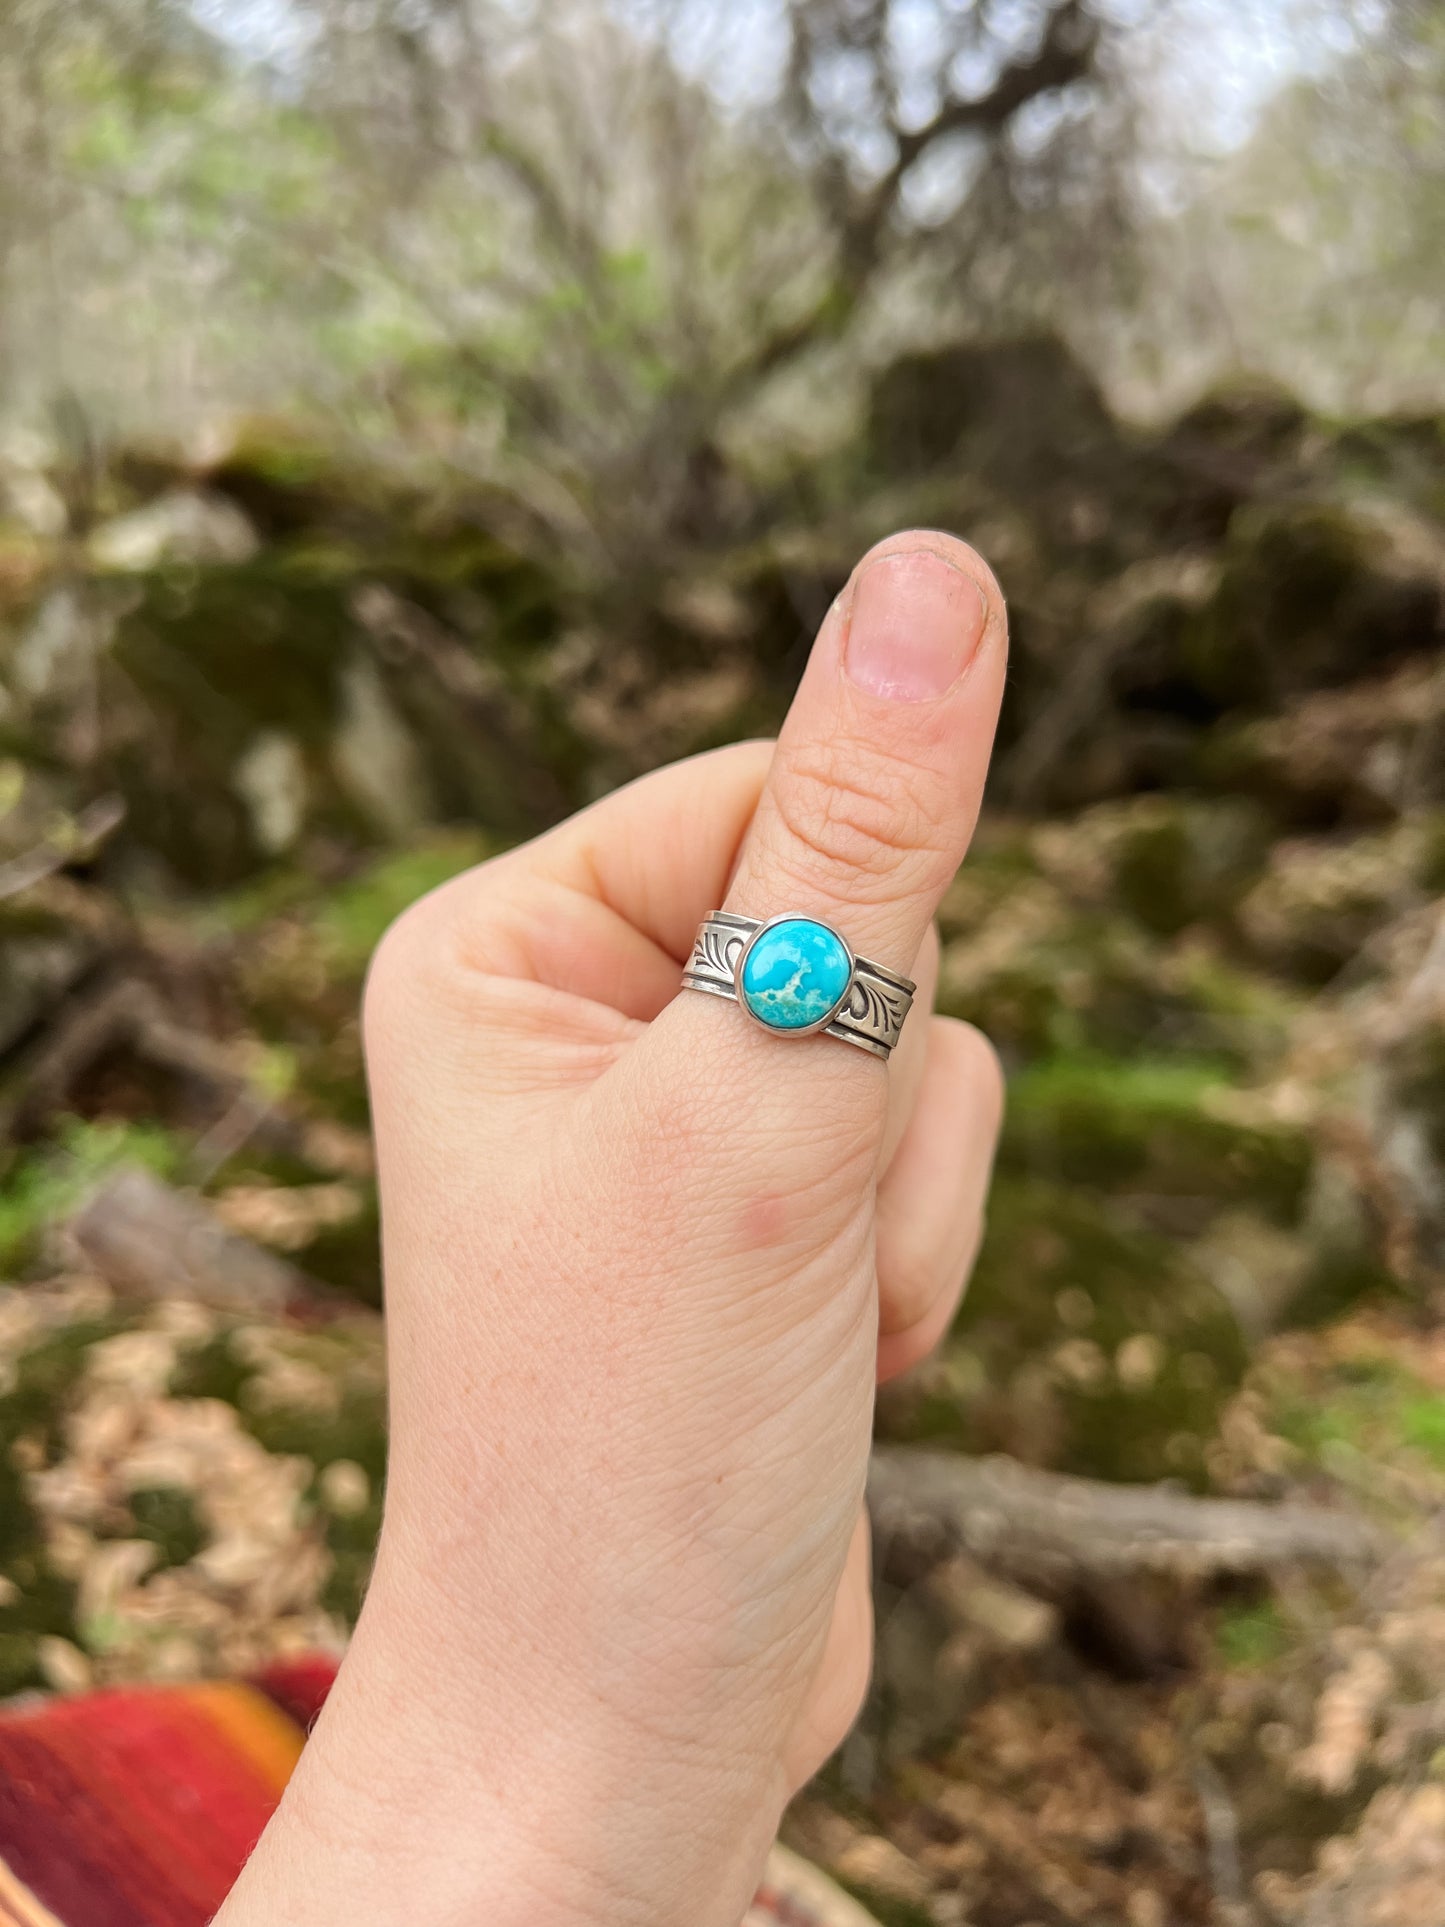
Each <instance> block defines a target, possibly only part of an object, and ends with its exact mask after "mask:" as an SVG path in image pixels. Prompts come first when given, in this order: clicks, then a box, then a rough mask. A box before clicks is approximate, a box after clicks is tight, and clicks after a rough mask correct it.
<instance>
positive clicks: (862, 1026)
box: [682, 910, 918, 1058]
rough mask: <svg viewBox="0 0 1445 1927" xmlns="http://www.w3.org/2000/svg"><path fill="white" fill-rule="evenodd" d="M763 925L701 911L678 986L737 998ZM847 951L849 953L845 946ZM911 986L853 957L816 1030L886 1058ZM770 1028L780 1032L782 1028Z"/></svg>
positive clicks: (910, 1001)
mask: <svg viewBox="0 0 1445 1927" xmlns="http://www.w3.org/2000/svg"><path fill="white" fill-rule="evenodd" d="M768 921H771V922H781V921H786V919H780V918H772V919H769V920H768ZM763 928H765V922H764V920H763V919H760V918H758V917H738V916H734V915H733V913H732V912H731V911H730V910H714V911H713V912H712V914H711V915H710V916H706V917H704V918H703V920H702V922H701V923H700V924H699V925H698V929H697V936H696V937H695V938H694V940H693V946H692V956H691V957H690V958H689V959H688V965H687V969H686V970H685V971H684V972H683V973H682V981H683V987H684V988H685V989H687V990H701V991H705V992H706V994H707V995H708V996H710V997H731V998H732V1000H733V1001H734V1003H740V1002H742V999H741V998H740V997H739V995H738V973H739V971H740V969H741V967H742V961H743V955H744V952H745V951H746V950H747V947H748V945H749V943H750V942H751V941H752V939H753V938H754V937H755V936H756V935H757V934H758V932H759V931H760V930H762V929H763ZM835 934H836V933H835ZM849 955H850V956H852V951H851V950H850V951H849ZM917 988H918V986H917V985H916V984H915V983H912V982H911V981H910V980H909V979H908V978H907V977H900V976H899V975H898V973H897V972H896V971H893V970H884V969H883V967H882V966H881V964H875V963H869V962H868V960H867V959H866V958H865V957H853V974H852V976H851V978H850V979H849V982H848V988H847V990H846V991H845V992H844V995H843V1001H842V1003H841V1004H840V1005H839V1007H838V1009H837V1010H836V1011H835V1012H834V1013H833V1015H832V1017H831V1018H830V1019H829V1020H828V1022H827V1023H824V1024H821V1025H819V1026H818V1033H819V1034H821V1035H822V1036H824V1037H836V1038H837V1039H838V1040H839V1042H840V1043H844V1044H856V1045H857V1047H858V1049H859V1050H866V1051H870V1052H871V1053H872V1054H873V1056H874V1057H882V1058H886V1057H887V1056H888V1054H889V1052H890V1051H891V1050H892V1049H893V1046H894V1045H895V1044H896V1043H897V1042H898V1037H899V1033H900V1032H901V1031H902V1029H903V1020H904V1018H905V1017H906V1016H907V1015H908V1012H909V1010H910V1009H911V1008H912V1004H913V993H914V991H915V990H916V989H917ZM775 1034H776V1035H780V1036H781V1035H786V1033H785V1032H777V1033H775ZM798 1034H801V1035H806V1034H807V1033H798Z"/></svg>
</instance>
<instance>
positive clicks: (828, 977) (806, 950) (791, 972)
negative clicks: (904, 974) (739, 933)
mask: <svg viewBox="0 0 1445 1927" xmlns="http://www.w3.org/2000/svg"><path fill="white" fill-rule="evenodd" d="M851 975H852V965H851V964H850V963H849V961H848V952H847V950H846V949H845V948H844V946H843V942H842V940H841V938H839V937H837V936H835V935H834V933H833V932H832V931H831V930H830V929H829V928H828V926H827V924H825V923H814V922H812V921H811V920H810V919H809V918H807V917H789V918H788V919H787V920H786V922H783V923H775V924H774V925H773V926H772V928H771V929H769V930H764V931H763V933H762V934H761V936H759V937H757V938H755V939H754V942H753V947H752V949H751V950H750V951H749V952H748V954H747V958H746V961H745V962H744V964H743V974H742V982H741V984H740V986H739V989H740V990H741V993H742V999H743V1002H744V1003H745V1004H746V1005H747V1007H748V1009H749V1010H750V1011H751V1012H752V1014H753V1015H754V1017H756V1018H757V1019H758V1021H759V1022H760V1023H764V1024H766V1025H767V1026H768V1028H769V1029H770V1030H806V1029H807V1028H808V1026H809V1025H810V1024H817V1023H821V1021H822V1020H823V1018H825V1017H827V1016H829V1015H830V1014H831V1012H832V1011H833V1008H834V1006H835V1005H836V1004H837V1003H838V1002H839V1000H840V999H841V998H842V995H843V992H844V991H845V990H846V989H847V988H848V979H849V977H850V976H851Z"/></svg>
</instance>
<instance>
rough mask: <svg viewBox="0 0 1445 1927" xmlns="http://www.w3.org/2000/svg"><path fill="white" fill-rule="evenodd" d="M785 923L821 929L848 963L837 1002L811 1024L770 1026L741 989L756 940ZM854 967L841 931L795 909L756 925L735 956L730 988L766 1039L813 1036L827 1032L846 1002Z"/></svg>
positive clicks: (856, 966)
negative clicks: (814, 926) (837, 946)
mask: <svg viewBox="0 0 1445 1927" xmlns="http://www.w3.org/2000/svg"><path fill="white" fill-rule="evenodd" d="M784 923H811V924H815V925H816V926H817V928H818V929H820V930H826V931H827V933H828V935H829V936H830V937H831V938H832V939H833V941H834V943H836V944H838V945H839V946H840V947H841V949H842V951H843V955H844V956H845V957H846V958H847V960H848V974H847V976H846V977H845V978H844V979H843V988H842V990H841V991H840V992H839V994H838V997H837V999H836V1000H835V1001H834V1002H833V1003H832V1004H831V1005H830V1006H829V1008H828V1009H827V1010H826V1011H825V1012H824V1014H823V1015H822V1016H821V1017H819V1018H818V1019H817V1020H816V1021H815V1022H813V1023H811V1024H770V1023H769V1022H768V1021H767V1019H766V1018H765V1017H759V1015H758V1014H757V1012H756V1011H755V1010H754V1009H753V1007H752V1005H751V1004H750V1003H749V1002H748V997H747V992H746V991H745V990H744V988H743V971H744V969H745V968H746V966H747V961H748V958H749V957H750V956H751V955H752V951H753V946H754V945H755V944H756V943H757V942H758V940H759V938H761V937H764V936H766V935H767V933H768V931H770V930H776V929H777V928H778V926H779V924H784ZM857 968H858V959H857V958H856V957H855V956H854V954H853V947H852V945H851V944H850V943H849V942H848V939H847V938H846V937H845V936H843V934H842V933H841V931H838V930H835V929H834V928H833V926H832V924H831V923H828V922H826V921H825V920H824V919H823V918H822V917H805V916H803V915H802V914H801V913H800V912H798V911H796V910H794V911H791V912H785V913H784V914H783V915H782V916H778V917H769V918H768V920H767V922H766V923H760V924H759V925H758V927H757V929H756V930H755V931H754V932H753V934H752V935H751V936H750V937H749V938H748V940H747V942H746V943H745V944H744V945H743V947H742V949H741V951H740V952H739V953H738V960H737V962H736V963H735V964H734V965H733V989H734V991H735V993H736V995H737V1001H738V1003H739V1005H740V1006H741V1007H742V1010H743V1014H744V1015H745V1016H746V1017H747V1019H748V1022H749V1023H752V1024H756V1025H757V1027H758V1029H759V1030H765V1031H766V1032H767V1033H768V1035H769V1037H815V1036H816V1035H817V1033H818V1032H819V1031H820V1030H826V1029H827V1028H828V1026H829V1024H831V1023H832V1021H833V1019H834V1018H835V1017H836V1016H837V1015H838V1012H839V1011H840V1010H841V1009H842V1008H843V1006H844V1005H845V1004H846V1003H847V1001H848V998H849V995H850V994H851V992H852V989H853V978H854V973H855V971H856V970H857Z"/></svg>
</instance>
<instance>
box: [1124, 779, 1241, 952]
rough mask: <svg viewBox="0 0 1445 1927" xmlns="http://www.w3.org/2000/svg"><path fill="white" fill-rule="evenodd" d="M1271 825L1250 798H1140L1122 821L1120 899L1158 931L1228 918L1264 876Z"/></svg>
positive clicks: (1162, 933) (1165, 933) (1168, 931)
mask: <svg viewBox="0 0 1445 1927" xmlns="http://www.w3.org/2000/svg"><path fill="white" fill-rule="evenodd" d="M1268 845H1269V824H1268V821H1267V819H1266V818H1265V817H1264V815H1263V812H1262V811H1260V810H1259V809H1258V808H1257V807H1255V806H1253V805H1251V804H1250V803H1248V802H1244V801H1240V800H1229V801H1194V800H1191V799H1189V798H1179V797H1169V798H1164V797H1148V798H1141V799H1140V800H1139V802H1138V803H1137V804H1135V805H1134V806H1132V808H1131V809H1130V812H1129V817H1128V820H1127V822H1126V823H1125V824H1124V825H1123V826H1121V830H1120V834H1119V837H1118V841H1117V844H1116V848H1115V852H1114V862H1113V871H1114V879H1115V888H1116V893H1117V897H1118V901H1119V903H1120V904H1121V906H1122V907H1123V908H1124V909H1125V910H1127V911H1128V913H1129V914H1130V916H1132V917H1134V918H1135V919H1136V920H1137V921H1138V922H1140V923H1142V924H1143V925H1144V927H1145V929H1147V930H1152V931H1154V932H1155V933H1156V934H1157V935H1159V936H1166V937H1167V936H1174V935H1177V933H1178V932H1179V931H1181V930H1184V929H1186V928H1187V927H1188V926H1189V925H1190V924H1194V923H1202V922H1213V921H1217V920H1220V919H1222V918H1226V917H1227V916H1228V915H1229V913H1230V912H1231V911H1232V910H1233V909H1234V907H1235V906H1236V905H1237V904H1238V903H1239V902H1240V900H1241V899H1242V898H1243V896H1244V895H1245V893H1246V891H1247V890H1248V889H1249V887H1250V885H1251V884H1252V883H1253V882H1254V880H1255V878H1256V877H1257V876H1258V875H1259V873H1260V869H1261V867H1262V866H1263V863H1264V859H1265V855H1266V852H1267V850H1268Z"/></svg>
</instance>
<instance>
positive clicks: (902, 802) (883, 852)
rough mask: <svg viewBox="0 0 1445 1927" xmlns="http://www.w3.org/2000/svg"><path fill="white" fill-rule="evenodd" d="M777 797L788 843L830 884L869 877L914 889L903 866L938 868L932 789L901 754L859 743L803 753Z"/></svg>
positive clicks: (795, 757)
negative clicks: (831, 877) (884, 753)
mask: <svg viewBox="0 0 1445 1927" xmlns="http://www.w3.org/2000/svg"><path fill="white" fill-rule="evenodd" d="M774 794H775V801H776V808H777V813H778V817H779V820H780V824H781V827H782V829H783V831H784V834H785V838H786V840H787V842H788V843H789V844H790V845H791V846H792V847H793V848H794V849H795V850H797V851H800V852H802V853H804V854H805V855H806V857H807V859H808V861H809V865H810V867H811V868H813V869H815V870H821V871H822V872H823V873H824V878H825V880H826V877H827V876H828V875H834V874H836V875H838V876H840V877H847V878H848V879H850V880H851V879H854V878H856V877H858V876H860V875H861V876H864V877H868V876H876V877H880V878H882V877H887V878H889V879H891V880H892V881H893V882H894V883H895V885H896V884H898V883H900V882H901V883H904V884H908V883H911V881H912V879H911V877H909V876H908V875H907V874H906V872H905V874H904V875H903V876H902V877H900V872H899V865H900V863H902V864H911V863H916V864H919V865H920V866H922V865H925V864H926V865H928V866H929V867H931V866H932V863H933V861H934V860H935V859H936V858H937V856H938V855H939V854H940V850H939V835H938V823H937V818H936V814H935V812H934V811H933V810H932V809H931V808H930V806H929V799H928V796H927V785H926V783H925V782H924V780H923V779H922V777H921V776H920V774H919V772H917V771H915V770H912V769H910V768H909V766H908V765H907V764H906V763H904V762H902V761H900V759H899V758H897V757H895V756H881V755H879V754H878V753H876V752H874V751H870V750H869V749H867V748H866V747H860V746H858V745H849V746H848V747H847V748H846V749H845V748H840V747H835V746H832V745H829V744H819V745H813V746H809V747H808V748H806V749H800V750H796V751H794V752H793V753H792V755H790V757H789V758H788V762H787V765H786V768H785V769H784V770H783V771H782V772H781V773H780V777H779V781H778V783H777V785H776V788H775V792H774Z"/></svg>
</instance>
